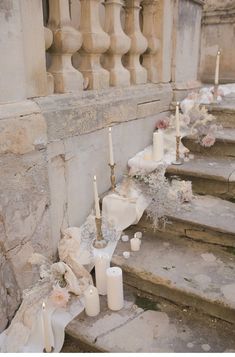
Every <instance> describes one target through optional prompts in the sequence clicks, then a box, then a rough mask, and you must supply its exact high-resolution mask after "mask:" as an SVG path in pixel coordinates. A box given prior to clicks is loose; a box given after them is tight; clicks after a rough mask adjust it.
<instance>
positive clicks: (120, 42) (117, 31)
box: [104, 0, 131, 87]
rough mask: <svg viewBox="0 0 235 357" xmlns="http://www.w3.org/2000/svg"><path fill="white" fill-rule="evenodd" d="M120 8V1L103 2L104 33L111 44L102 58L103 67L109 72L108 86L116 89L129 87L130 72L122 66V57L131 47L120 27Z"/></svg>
mask: <svg viewBox="0 0 235 357" xmlns="http://www.w3.org/2000/svg"><path fill="white" fill-rule="evenodd" d="M122 6H123V1H122V0H106V2H105V31H106V32H107V33H108V34H109V36H110V42H111V43H110V47H109V49H108V51H107V52H106V54H105V57H104V67H105V68H106V69H107V70H109V72H110V85H111V86H116V87H117V86H128V85H130V72H129V71H128V70H127V69H126V68H125V67H124V66H123V64H122V56H123V55H124V54H125V53H127V52H128V50H129V49H130V46H131V40H130V38H129V37H128V36H127V35H126V34H125V33H124V31H123V29H122V25H121V9H122Z"/></svg>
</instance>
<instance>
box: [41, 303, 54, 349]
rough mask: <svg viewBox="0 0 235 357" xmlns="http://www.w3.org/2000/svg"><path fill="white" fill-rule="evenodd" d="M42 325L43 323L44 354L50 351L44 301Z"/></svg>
mask: <svg viewBox="0 0 235 357" xmlns="http://www.w3.org/2000/svg"><path fill="white" fill-rule="evenodd" d="M42 323H43V338H44V348H45V351H46V352H51V349H52V345H51V340H50V333H51V331H50V330H51V327H50V323H49V318H48V312H47V309H46V304H45V302H44V301H43V303H42Z"/></svg>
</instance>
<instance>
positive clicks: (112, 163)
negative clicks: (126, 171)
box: [109, 128, 114, 165]
mask: <svg viewBox="0 0 235 357" xmlns="http://www.w3.org/2000/svg"><path fill="white" fill-rule="evenodd" d="M109 163H110V165H114V157H113V140H112V129H111V128H109Z"/></svg>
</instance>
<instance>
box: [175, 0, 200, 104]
mask: <svg viewBox="0 0 235 357" xmlns="http://www.w3.org/2000/svg"><path fill="white" fill-rule="evenodd" d="M203 3H204V2H203V1H200V0H177V1H176V5H175V10H174V31H173V53H172V81H173V82H174V88H175V89H176V92H175V93H176V97H175V99H176V100H178V99H182V98H183V97H185V95H186V92H187V90H192V89H195V88H198V87H199V86H200V83H199V82H198V65H199V51H200V40H201V17H202V6H203Z"/></svg>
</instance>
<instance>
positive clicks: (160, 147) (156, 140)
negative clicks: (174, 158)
mask: <svg viewBox="0 0 235 357" xmlns="http://www.w3.org/2000/svg"><path fill="white" fill-rule="evenodd" d="M163 156H164V141H163V132H162V130H158V131H155V132H154V133H153V160H154V161H160V160H162V159H163Z"/></svg>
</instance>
